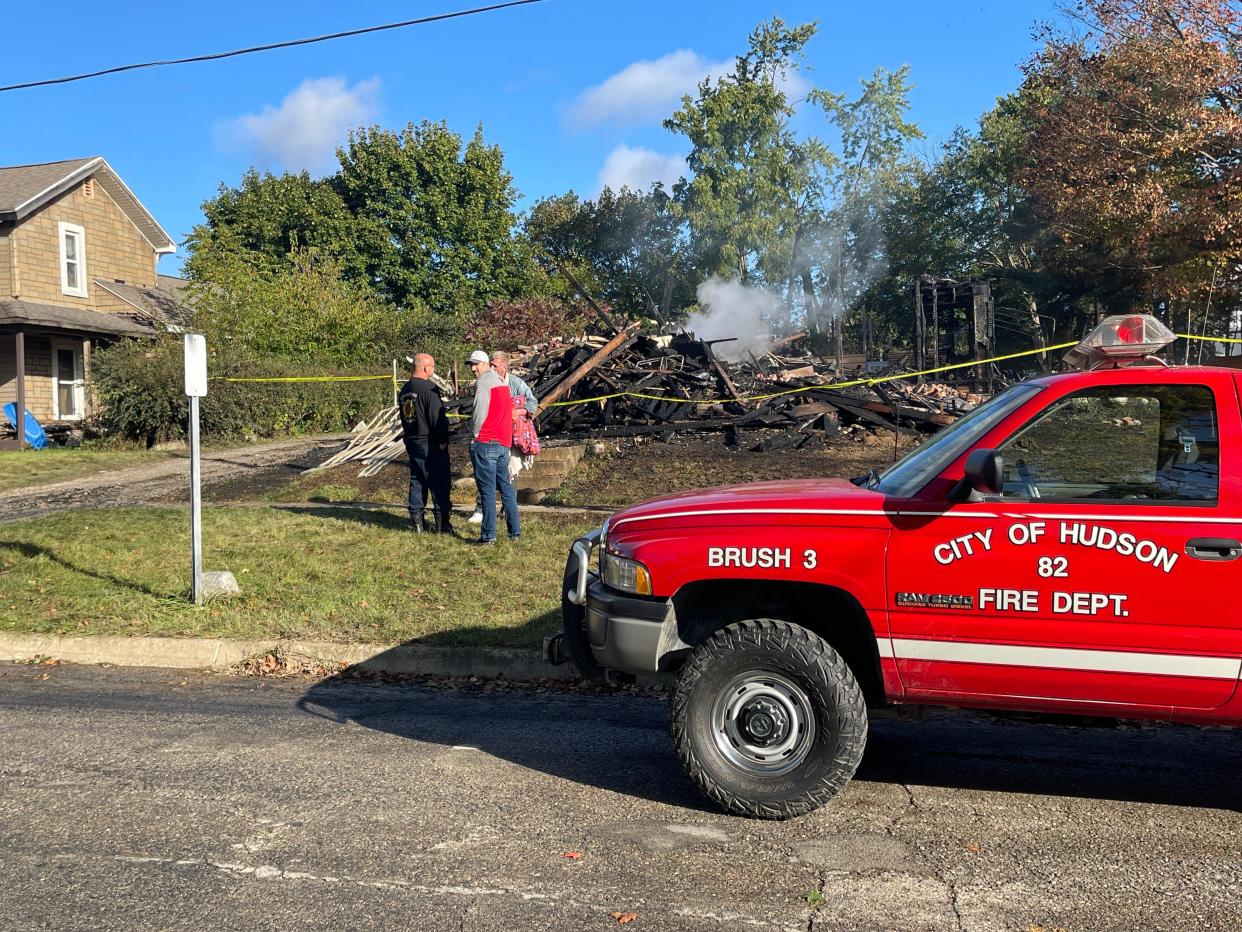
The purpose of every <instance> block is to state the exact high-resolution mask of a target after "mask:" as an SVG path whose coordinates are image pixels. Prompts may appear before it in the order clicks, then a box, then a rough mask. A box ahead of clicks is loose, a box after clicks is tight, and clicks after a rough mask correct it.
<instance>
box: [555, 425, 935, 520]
mask: <svg viewBox="0 0 1242 932" xmlns="http://www.w3.org/2000/svg"><path fill="white" fill-rule="evenodd" d="M862 437H863V439H862V440H839V441H836V442H832V443H824V444H821V445H817V446H814V447H804V448H802V449H801V450H782V451H775V452H772V453H751V452H749V451H746V450H737V449H730V448H729V447H726V446H725V445H724V444H723V443H722V442H721V441H720V438H719V437H710V438H703V437H680V436H679V437H674V438H673V439H672V440H668V441H658V440H654V441H653V440H645V441H643V440H641V438H635V439H634V440H628V441H621V442H615V443H610V444H608V448H607V450H606V451H605V452H604V453H602V454H594V455H592V456H588V457H587V458H586V459H584V460H583V461H582V463H581V465H579V466H578V468H577V469H576V470H574V472H573V473H572V474H571V475H570V477H569V479H568V480H567V481H566V482H565V484H564V485H563V486H561V488H560V489H558V490H557V491H556V492H555V493H554V494H553V495H552V496H551V497H550V498H549V499H548V504H562V505H627V504H630V503H633V502H639V501H643V500H645V499H648V498H653V497H655V496H657V495H665V494H668V493H670V492H685V491H689V490H691V489H702V488H710V487H713V486H719V485H732V484H734V483H740V482H763V481H767V480H771V479H801V478H821V479H827V478H849V477H851V476H858V475H863V474H865V473H866V472H867V470H868V469H881V468H883V467H884V466H887V465H888V464H889V463H891V462H893V460H894V459H895V458H896V457H898V456H901V455H903V454H905V452H906V451H907V450H909V449H910V448H911V447H912V446H913V445H914V443H915V441H914V440H912V439H911V438H908V437H904V436H898V437H896V440H894V437H895V435H893V434H885V433H880V432H874V433H873V432H867V433H866V434H863V435H862Z"/></svg>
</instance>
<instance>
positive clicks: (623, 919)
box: [608, 913, 638, 925]
mask: <svg viewBox="0 0 1242 932" xmlns="http://www.w3.org/2000/svg"><path fill="white" fill-rule="evenodd" d="M608 915H610V916H612V918H613V919H615V920H617V922H619V923H621V925H625V924H626V923H627V922H633V921H634V920H635V919H637V918H638V913H609V914H608Z"/></svg>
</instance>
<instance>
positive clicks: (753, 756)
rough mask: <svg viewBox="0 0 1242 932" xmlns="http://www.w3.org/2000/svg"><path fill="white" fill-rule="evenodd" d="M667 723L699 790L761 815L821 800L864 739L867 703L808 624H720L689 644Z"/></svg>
mask: <svg viewBox="0 0 1242 932" xmlns="http://www.w3.org/2000/svg"><path fill="white" fill-rule="evenodd" d="M669 719H670V725H671V730H672V734H673V744H674V745H675V746H676V748H677V754H678V756H679V757H680V758H681V762H682V764H683V765H684V766H685V768H686V772H687V773H688V774H689V775H690V778H691V779H692V780H693V781H694V782H695V783H696V784H697V785H698V787H699V789H701V790H702V791H703V792H704V793H705V794H706V795H707V796H708V797H710V798H711V799H712V800H714V801H715V802H716V803H718V804H719V805H720V806H722V807H723V808H724V809H726V810H728V811H729V812H731V813H734V814H735V815H742V816H750V817H754V818H762V819H789V818H793V817H794V816H800V815H805V814H806V813H808V812H812V811H814V810H815V809H818V808H819V807H820V806H822V805H824V804H825V803H827V802H828V801H829V800H831V799H832V798H833V797H834V796H836V795H837V794H838V793H840V792H841V790H842V789H843V788H844V787H845V784H846V783H848V782H849V780H850V778H851V777H852V776H853V775H854V771H855V770H857V769H858V764H859V762H860V761H861V760H862V755H863V748H864V747H865V745H866V741H867V706H866V703H865V701H864V699H863V694H862V690H861V689H860V688H859V685H858V681H857V680H856V679H855V678H854V674H853V672H852V671H851V670H850V668H849V666H848V665H847V664H846V663H845V661H844V660H843V659H842V658H841V655H840V654H838V653H837V652H836V651H835V650H834V649H833V648H832V646H831V645H830V644H828V642H827V641H825V640H824V639H823V638H821V637H819V636H818V635H816V634H814V633H812V632H811V631H808V630H807V629H806V628H803V627H801V626H799V625H795V624H790V623H789V622H785V621H776V620H773V619H766V618H765V619H755V620H751V621H742V622H738V623H737V624H732V625H728V626H727V627H724V628H721V629H720V630H719V631H716V632H715V633H714V634H712V636H711V637H709V638H708V639H707V640H706V641H704V642H703V643H702V644H700V645H699V646H698V647H696V648H695V649H694V651H693V652H692V653H691V654H690V657H689V659H688V660H687V661H686V664H685V666H684V667H682V670H681V674H680V676H679V677H678V680H677V686H676V688H675V689H674V692H673V697H672V702H671V705H670V714H669Z"/></svg>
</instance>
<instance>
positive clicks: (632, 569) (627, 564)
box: [599, 551, 651, 595]
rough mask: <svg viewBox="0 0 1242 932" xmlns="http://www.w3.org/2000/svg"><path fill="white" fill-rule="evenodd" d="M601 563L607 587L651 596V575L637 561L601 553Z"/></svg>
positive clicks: (604, 552)
mask: <svg viewBox="0 0 1242 932" xmlns="http://www.w3.org/2000/svg"><path fill="white" fill-rule="evenodd" d="M599 561H600V566H601V569H602V570H603V576H604V585H605V586H608V587H609V588H610V589H618V590H620V591H621V592H632V593H634V594H635V595H651V574H650V573H648V572H647V567H645V566H643V565H642V564H641V563H639V562H638V561H637V560H627V559H625V558H624V557H618V556H617V555H616V554H612V553H608V552H606V551H600V556H599Z"/></svg>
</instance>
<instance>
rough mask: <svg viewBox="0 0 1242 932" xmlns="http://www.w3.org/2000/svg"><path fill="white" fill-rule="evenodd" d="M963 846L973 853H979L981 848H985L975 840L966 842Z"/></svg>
mask: <svg viewBox="0 0 1242 932" xmlns="http://www.w3.org/2000/svg"><path fill="white" fill-rule="evenodd" d="M962 848H964V849H965V850H966V851H969V852H970V853H971V854H978V853H979V852H980V851H981V850H983V849H982V848H980V847H979V845H978V843H977V842H973V841H968V842H966V844H964V845H962Z"/></svg>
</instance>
